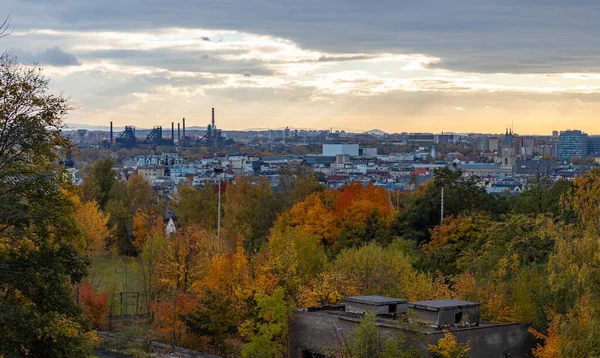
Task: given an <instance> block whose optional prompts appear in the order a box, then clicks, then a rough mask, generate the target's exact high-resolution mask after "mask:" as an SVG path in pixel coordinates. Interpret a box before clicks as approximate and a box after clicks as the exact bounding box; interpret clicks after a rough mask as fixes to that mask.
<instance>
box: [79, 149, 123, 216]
mask: <svg viewBox="0 0 600 358" xmlns="http://www.w3.org/2000/svg"><path fill="white" fill-rule="evenodd" d="M113 166H114V162H113V160H112V158H110V157H106V158H104V159H101V160H98V161H96V162H95V163H94V164H93V166H92V169H91V171H90V174H89V175H88V176H87V177H85V178H84V180H83V197H84V199H85V200H86V201H91V200H95V201H96V202H97V203H98V205H100V208H102V209H104V208H105V207H106V204H107V203H108V200H109V199H110V197H109V195H110V192H111V190H112V186H113V184H114V183H115V181H116V178H115V171H114V170H113V169H112V168H113Z"/></svg>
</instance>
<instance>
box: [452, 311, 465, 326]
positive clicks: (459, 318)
mask: <svg viewBox="0 0 600 358" xmlns="http://www.w3.org/2000/svg"><path fill="white" fill-rule="evenodd" d="M462 319H463V313H462V312H454V323H455V324H458V323H460V321H462Z"/></svg>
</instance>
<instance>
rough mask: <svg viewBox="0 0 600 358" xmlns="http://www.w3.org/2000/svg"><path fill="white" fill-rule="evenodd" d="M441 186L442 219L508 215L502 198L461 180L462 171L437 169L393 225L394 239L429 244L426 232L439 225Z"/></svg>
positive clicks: (465, 179)
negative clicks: (475, 215)
mask: <svg viewBox="0 0 600 358" xmlns="http://www.w3.org/2000/svg"><path fill="white" fill-rule="evenodd" d="M441 181H443V183H444V216H445V217H449V216H457V215H463V214H470V213H475V212H487V213H489V214H491V215H493V216H494V217H499V216H500V215H501V214H503V213H506V212H507V211H508V203H507V201H506V198H504V197H503V196H501V195H490V194H487V193H486V192H485V190H484V189H483V188H482V187H480V186H479V185H478V184H477V182H476V181H475V180H474V179H472V178H465V177H463V176H462V171H460V170H453V169H449V168H441V169H437V170H436V172H435V178H434V179H433V180H432V181H431V182H429V183H428V184H427V185H426V186H424V187H423V188H419V190H417V192H416V193H415V196H414V198H413V200H412V201H411V202H410V204H409V205H408V206H407V208H406V210H404V211H403V212H401V213H400V215H399V216H398V220H397V223H396V225H395V229H396V232H397V234H398V236H403V237H404V238H405V239H412V240H415V241H417V242H418V243H426V242H428V241H429V240H430V238H431V234H430V230H431V229H432V228H433V227H434V226H435V225H438V224H439V223H440V211H441V202H440V198H441V187H440V186H439V185H436V183H440V182H441Z"/></svg>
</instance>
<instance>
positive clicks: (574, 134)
mask: <svg viewBox="0 0 600 358" xmlns="http://www.w3.org/2000/svg"><path fill="white" fill-rule="evenodd" d="M575 156H577V157H580V158H585V157H587V156H588V135H587V133H584V132H582V131H579V130H566V131H562V132H560V135H559V136H558V158H559V159H560V160H571V159H573V157H575Z"/></svg>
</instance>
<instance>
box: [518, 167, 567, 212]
mask: <svg viewBox="0 0 600 358" xmlns="http://www.w3.org/2000/svg"><path fill="white" fill-rule="evenodd" d="M571 187H572V184H571V182H570V181H568V180H566V179H561V180H558V181H554V180H553V179H552V178H550V177H548V176H537V177H536V178H535V179H534V180H533V181H531V182H530V183H529V187H528V189H527V190H525V191H524V192H522V193H521V194H519V196H517V198H516V200H515V205H514V211H516V212H517V213H523V214H550V215H552V216H554V217H557V218H558V217H562V216H564V215H567V214H568V213H569V212H570V210H569V206H568V205H567V203H566V201H567V200H566V199H567V198H566V196H567V195H568V193H569V191H570V189H571Z"/></svg>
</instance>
